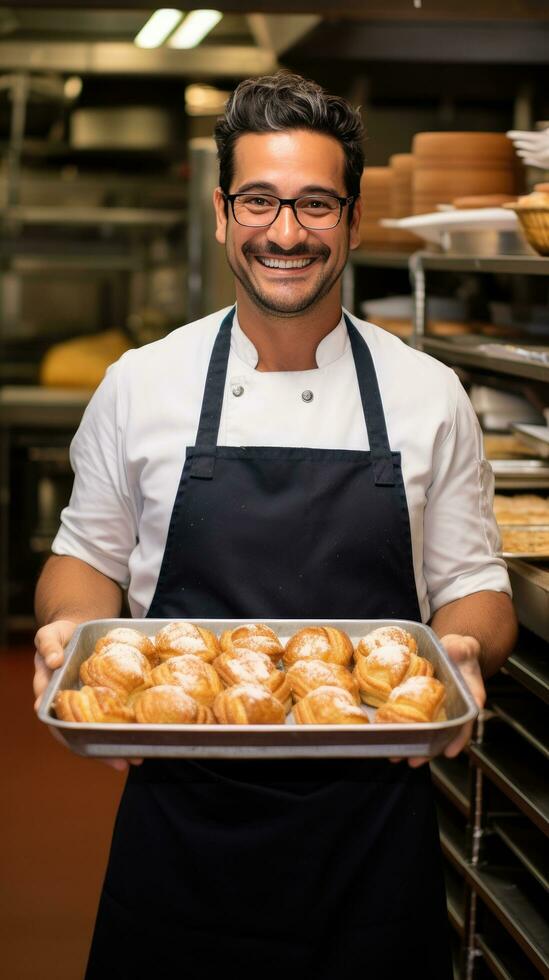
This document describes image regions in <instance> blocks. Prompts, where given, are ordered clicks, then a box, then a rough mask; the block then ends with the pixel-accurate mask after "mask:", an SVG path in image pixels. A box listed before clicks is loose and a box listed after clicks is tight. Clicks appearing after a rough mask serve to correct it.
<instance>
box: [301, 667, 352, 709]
mask: <svg viewBox="0 0 549 980" xmlns="http://www.w3.org/2000/svg"><path fill="white" fill-rule="evenodd" d="M286 677H287V678H288V681H289V683H290V688H291V691H292V694H293V697H294V700H295V701H298V700H299V699H300V698H304V697H305V695H307V694H309V692H310V691H314V690H315V689H316V688H317V687H325V686H326V685H328V687H342V688H343V689H344V690H345V691H348V692H349V694H350V695H351V696H352V698H353V701H354V702H355V704H360V694H359V691H358V684H357V682H356V680H355V678H354V677H353V675H352V674H351V673H350V671H349V670H347V668H346V667H342V666H341V664H332V663H328V662H326V661H325V660H298V661H297V662H296V663H295V664H292V666H291V667H289V668H288V670H287V673H286Z"/></svg>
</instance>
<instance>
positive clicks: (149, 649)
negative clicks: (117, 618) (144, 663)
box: [93, 626, 158, 667]
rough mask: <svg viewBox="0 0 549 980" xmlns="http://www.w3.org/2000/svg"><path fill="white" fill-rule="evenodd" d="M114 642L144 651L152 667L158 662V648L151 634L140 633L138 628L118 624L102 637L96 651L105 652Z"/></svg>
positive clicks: (96, 645) (95, 648)
mask: <svg viewBox="0 0 549 980" xmlns="http://www.w3.org/2000/svg"><path fill="white" fill-rule="evenodd" d="M112 643H127V644H128V646H130V647H135V649H136V650H139V652H140V653H143V654H144V655H145V657H146V658H147V660H148V661H149V663H150V664H151V666H152V667H155V666H156V664H157V663H158V656H157V653H156V648H155V645H154V643H153V641H152V640H151V638H150V637H149V636H145V634H144V633H139V632H138V630H134V629H131V627H128V626H116V627H115V628H114V629H112V630H109V632H108V633H106V634H105V636H102V637H100V639H99V640H98V641H97V643H96V644H95V647H94V651H93V652H94V653H103V652H104V651H105V650H106V648H107V647H108V646H110V645H111V644H112Z"/></svg>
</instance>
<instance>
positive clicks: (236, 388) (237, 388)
mask: <svg viewBox="0 0 549 980" xmlns="http://www.w3.org/2000/svg"><path fill="white" fill-rule="evenodd" d="M232 392H233V395H234V397H235V398H240V396H241V395H243V394H244V388H243V387H242V385H233V387H232Z"/></svg>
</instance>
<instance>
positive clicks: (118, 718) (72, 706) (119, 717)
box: [54, 685, 135, 725]
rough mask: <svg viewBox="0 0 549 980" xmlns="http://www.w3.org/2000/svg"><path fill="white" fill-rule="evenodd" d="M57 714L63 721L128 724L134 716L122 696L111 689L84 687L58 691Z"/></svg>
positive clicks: (56, 700) (55, 704)
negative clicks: (75, 689) (77, 689)
mask: <svg viewBox="0 0 549 980" xmlns="http://www.w3.org/2000/svg"><path fill="white" fill-rule="evenodd" d="M54 708H55V713H56V715H57V717H58V718H60V719H61V721H79V722H86V721H87V722H107V723H108V724H110V725H117V724H124V723H126V724H128V723H130V722H132V721H134V720H135V719H134V715H133V711H132V710H131V708H129V707H128V706H127V705H126V704H125V702H124V698H123V696H122V695H121V694H118V693H117V692H116V691H112V690H111V689H110V688H109V687H89V686H87V685H86V686H85V687H82V688H81V689H80V690H79V691H72V690H68V691H58V693H57V695H56V698H55V703H54Z"/></svg>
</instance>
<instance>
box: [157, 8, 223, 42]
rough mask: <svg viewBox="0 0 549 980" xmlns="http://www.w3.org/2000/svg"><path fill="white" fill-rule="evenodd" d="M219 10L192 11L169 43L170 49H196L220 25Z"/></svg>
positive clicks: (220, 16)
mask: <svg viewBox="0 0 549 980" xmlns="http://www.w3.org/2000/svg"><path fill="white" fill-rule="evenodd" d="M222 17H223V14H222V13H220V12H219V10H191V12H190V13H189V14H187V16H186V17H185V20H184V21H183V23H182V24H181V27H178V28H177V30H176V32H175V34H172V36H171V38H170V40H169V41H168V47H169V48H195V47H196V45H197V44H200V42H201V41H202V40H203V38H205V37H206V34H209V33H210V31H211V30H212V29H213V28H214V27H215V25H216V24H219V21H220V20H221V18H222Z"/></svg>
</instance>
